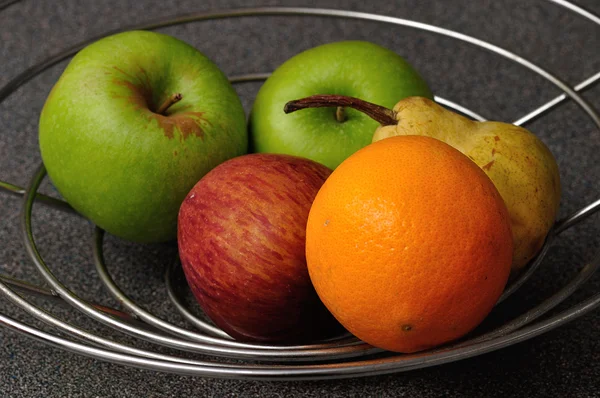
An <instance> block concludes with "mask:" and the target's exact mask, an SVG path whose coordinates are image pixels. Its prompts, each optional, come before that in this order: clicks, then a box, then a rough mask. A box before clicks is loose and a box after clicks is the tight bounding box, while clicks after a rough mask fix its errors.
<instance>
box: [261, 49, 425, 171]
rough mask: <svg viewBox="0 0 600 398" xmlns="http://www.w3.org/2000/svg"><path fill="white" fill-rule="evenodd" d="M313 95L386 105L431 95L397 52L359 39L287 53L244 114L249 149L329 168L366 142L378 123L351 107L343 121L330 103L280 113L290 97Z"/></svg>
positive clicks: (370, 137)
mask: <svg viewBox="0 0 600 398" xmlns="http://www.w3.org/2000/svg"><path fill="white" fill-rule="evenodd" d="M315 94H338V95H346V96H352V97H357V98H361V99H364V100H367V101H369V102H373V103H376V104H378V105H382V106H385V107H388V108H391V107H393V106H394V105H395V104H396V103H397V102H398V101H399V100H400V99H402V98H405V97H409V96H421V97H426V98H430V99H432V98H433V94H432V93H431V90H430V89H429V87H428V85H427V83H426V82H425V80H424V79H423V78H422V77H421V76H420V75H419V74H418V72H417V71H416V70H415V69H414V68H413V67H412V66H411V65H410V64H409V63H408V62H407V61H406V60H404V58H402V57H401V56H400V55H398V54H396V53H395V52H393V51H391V50H389V49H386V48H384V47H381V46H379V45H377V44H374V43H370V42H365V41H341V42H334V43H328V44H324V45H320V46H318V47H314V48H312V49H309V50H306V51H304V52H302V53H299V54H297V55H296V56H294V57H292V58H290V59H289V60H287V61H286V62H285V63H283V64H282V65H281V66H280V67H278V68H277V69H276V70H275V71H274V72H273V74H272V75H271V76H270V77H269V78H268V79H267V80H266V81H265V83H264V84H263V86H262V87H261V88H260V90H259V92H258V94H257V96H256V99H255V101H254V104H253V107H252V111H251V113H250V121H249V132H250V145H251V150H252V151H253V152H272V153H283V154H289V155H295V156H302V157H306V158H309V159H312V160H314V161H317V162H319V163H322V164H324V165H325V166H327V167H329V168H331V169H334V168H336V167H337V166H338V165H339V164H340V163H341V162H342V161H343V160H344V159H346V158H347V157H348V156H350V155H351V154H353V153H354V152H356V151H357V150H359V149H360V148H362V147H364V146H366V145H368V144H370V143H371V140H372V138H373V131H375V130H374V129H375V128H377V126H378V125H379V124H378V123H377V122H375V121H374V120H372V119H371V118H370V117H368V116H366V115H364V114H362V113H360V112H357V111H355V110H353V109H344V112H345V114H346V120H345V121H343V122H339V121H338V120H337V119H336V115H335V113H336V109H335V108H319V109H306V110H303V111H302V112H295V113H292V114H285V113H284V112H283V108H284V105H285V104H286V103H287V102H288V101H291V100H295V99H299V98H304V97H308V96H310V95H315Z"/></svg>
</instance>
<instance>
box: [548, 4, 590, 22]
mask: <svg viewBox="0 0 600 398" xmlns="http://www.w3.org/2000/svg"><path fill="white" fill-rule="evenodd" d="M546 1H548V2H550V3H554V4H558V5H559V6H562V7H564V8H566V9H567V10H569V11H572V12H574V13H576V14H579V15H580V16H582V17H584V18H587V19H589V20H590V21H592V22H594V23H595V24H596V25H600V17H599V16H597V15H596V14H593V13H592V12H591V11H588V10H586V9H585V8H583V7H581V6H578V5H576V4H573V3H572V2H570V1H566V0H546Z"/></svg>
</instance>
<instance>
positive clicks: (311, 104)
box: [283, 94, 398, 126]
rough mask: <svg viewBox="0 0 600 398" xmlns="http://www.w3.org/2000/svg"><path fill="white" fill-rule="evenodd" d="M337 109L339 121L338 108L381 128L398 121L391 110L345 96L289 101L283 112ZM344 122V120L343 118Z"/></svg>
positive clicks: (325, 95)
mask: <svg viewBox="0 0 600 398" xmlns="http://www.w3.org/2000/svg"><path fill="white" fill-rule="evenodd" d="M333 106H335V107H337V110H336V119H337V120H338V121H340V119H339V117H338V113H342V115H343V112H340V108H343V107H346V106H347V107H350V108H353V109H356V110H357V111H360V112H362V113H364V114H366V115H367V116H369V117H370V118H371V119H373V120H375V121H377V122H379V123H380V124H381V125H383V126H394V125H396V124H398V119H397V118H396V112H394V111H393V110H391V109H388V108H386V107H384V106H381V105H377V104H373V103H371V102H367V101H363V100H361V99H360V98H355V97H347V96H345V95H328V94H319V95H312V96H310V97H306V98H302V99H298V100H294V101H290V102H288V103H287V104H285V107H284V108H283V111H284V112H285V113H291V112H295V111H298V110H300V109H306V108H324V107H333ZM342 111H343V109H342ZM343 117H344V120H345V116H343Z"/></svg>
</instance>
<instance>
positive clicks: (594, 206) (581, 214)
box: [556, 199, 600, 234]
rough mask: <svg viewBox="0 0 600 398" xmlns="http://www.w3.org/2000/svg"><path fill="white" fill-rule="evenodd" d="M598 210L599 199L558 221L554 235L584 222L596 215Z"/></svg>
mask: <svg viewBox="0 0 600 398" xmlns="http://www.w3.org/2000/svg"><path fill="white" fill-rule="evenodd" d="M598 210H600V199H598V200H596V201H595V202H592V203H590V204H589V205H587V206H585V207H583V208H582V209H579V210H577V211H575V212H574V213H573V214H571V215H569V216H567V217H565V218H563V219H562V220H560V221H558V223H557V224H556V233H557V234H559V233H561V232H563V231H565V230H567V229H569V228H571V227H572V226H573V225H575V224H577V223H579V222H581V221H583V220H585V219H586V218H588V217H589V216H591V215H592V214H594V213H596V212H597V211H598Z"/></svg>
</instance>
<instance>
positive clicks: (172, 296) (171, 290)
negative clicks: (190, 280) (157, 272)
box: [165, 261, 233, 340]
mask: <svg viewBox="0 0 600 398" xmlns="http://www.w3.org/2000/svg"><path fill="white" fill-rule="evenodd" d="M174 263H175V261H173V262H172V263H171V264H174ZM174 269H175V267H174V266H173V265H167V266H166V267H165V288H166V289H167V297H168V298H169V300H171V304H173V306H174V307H175V308H176V309H177V311H179V313H180V314H181V316H183V317H184V318H185V319H187V320H188V321H189V322H190V323H191V324H192V325H194V326H195V327H196V328H197V329H199V330H200V331H202V332H204V333H207V334H209V335H210V336H214V337H220V338H222V339H228V340H233V338H232V337H231V336H229V335H228V334H227V333H225V332H224V331H223V330H221V329H219V328H217V327H215V326H213V325H211V324H209V323H207V322H204V321H203V320H202V319H199V318H197V317H196V316H194V314H192V313H191V312H190V311H188V309H187V308H186V307H185V305H183V303H182V302H181V300H180V299H179V297H178V296H177V293H176V292H175V286H174V284H173V279H174V277H173V273H174Z"/></svg>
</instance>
